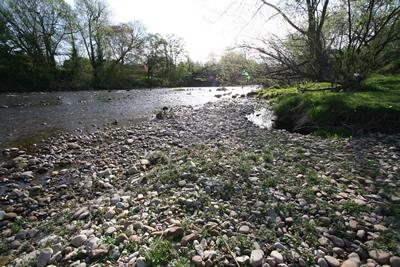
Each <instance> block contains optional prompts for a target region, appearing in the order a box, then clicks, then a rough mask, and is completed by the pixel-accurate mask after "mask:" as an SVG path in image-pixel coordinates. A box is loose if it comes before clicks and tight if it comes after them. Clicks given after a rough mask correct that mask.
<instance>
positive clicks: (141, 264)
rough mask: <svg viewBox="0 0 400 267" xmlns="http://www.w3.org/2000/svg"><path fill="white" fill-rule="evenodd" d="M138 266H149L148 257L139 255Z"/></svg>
mask: <svg viewBox="0 0 400 267" xmlns="http://www.w3.org/2000/svg"><path fill="white" fill-rule="evenodd" d="M136 267H147V264H146V259H145V258H143V257H139V258H137V259H136Z"/></svg>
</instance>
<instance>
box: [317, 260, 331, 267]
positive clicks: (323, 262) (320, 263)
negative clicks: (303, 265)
mask: <svg viewBox="0 0 400 267" xmlns="http://www.w3.org/2000/svg"><path fill="white" fill-rule="evenodd" d="M317 263H318V266H319V267H329V265H328V263H327V262H326V260H325V259H324V258H319V259H318V261H317Z"/></svg>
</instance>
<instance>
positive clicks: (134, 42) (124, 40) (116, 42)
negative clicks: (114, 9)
mask: <svg viewBox="0 0 400 267" xmlns="http://www.w3.org/2000/svg"><path fill="white" fill-rule="evenodd" d="M145 34H146V33H145V29H144V26H143V24H142V23H141V22H139V21H133V22H129V23H121V24H118V25H113V26H110V28H109V31H108V35H107V44H108V47H107V50H108V59H109V60H111V61H113V62H114V63H115V64H124V63H126V62H131V63H132V62H134V61H136V60H137V59H138V57H139V54H140V53H142V52H143V47H144V42H145Z"/></svg>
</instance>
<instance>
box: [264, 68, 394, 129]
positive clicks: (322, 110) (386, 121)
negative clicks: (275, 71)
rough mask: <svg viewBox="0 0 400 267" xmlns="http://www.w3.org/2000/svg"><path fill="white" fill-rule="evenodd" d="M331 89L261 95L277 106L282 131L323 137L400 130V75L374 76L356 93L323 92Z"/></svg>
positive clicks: (309, 85)
mask: <svg viewBox="0 0 400 267" xmlns="http://www.w3.org/2000/svg"><path fill="white" fill-rule="evenodd" d="M330 86H331V85H330V84H329V83H306V84H300V85H298V86H292V87H283V88H279V87H272V88H266V89H262V90H260V91H259V92H258V95H259V96H260V97H261V98H265V99H269V100H270V101H271V102H272V103H273V105H274V110H275V112H276V114H277V121H276V124H277V125H276V126H277V127H278V128H284V129H288V130H290V131H297V132H301V133H315V134H319V135H323V136H335V135H339V136H350V135H360V134H363V133H366V132H381V133H388V134H391V133H398V132H399V131H400V76H399V75H395V74H392V75H378V74H375V75H372V76H371V77H370V78H368V79H367V80H366V81H365V82H364V83H363V88H362V89H358V90H354V91H351V88H350V91H349V92H334V91H333V90H324V91H321V88H327V87H330ZM301 88H307V91H305V92H302V89H301Z"/></svg>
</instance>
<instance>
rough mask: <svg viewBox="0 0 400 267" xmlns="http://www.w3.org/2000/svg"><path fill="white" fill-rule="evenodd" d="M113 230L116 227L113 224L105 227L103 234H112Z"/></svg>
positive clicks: (115, 229)
mask: <svg viewBox="0 0 400 267" xmlns="http://www.w3.org/2000/svg"><path fill="white" fill-rule="evenodd" d="M115 231H117V228H115V227H114V226H110V227H108V228H107V229H106V231H105V234H106V235H112V234H113V233H114V232H115Z"/></svg>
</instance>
